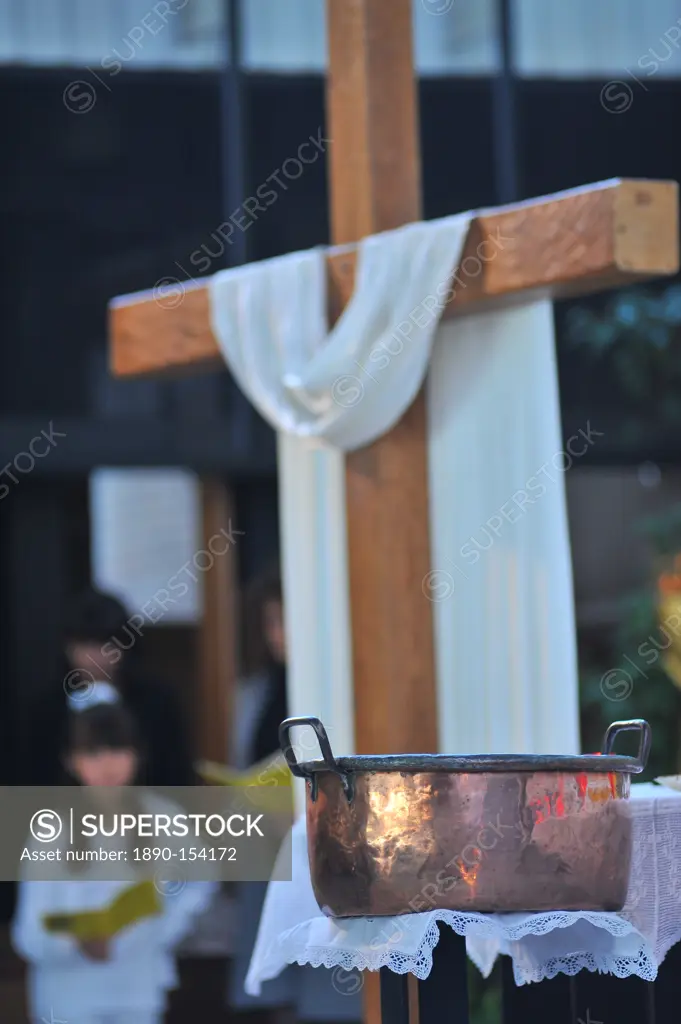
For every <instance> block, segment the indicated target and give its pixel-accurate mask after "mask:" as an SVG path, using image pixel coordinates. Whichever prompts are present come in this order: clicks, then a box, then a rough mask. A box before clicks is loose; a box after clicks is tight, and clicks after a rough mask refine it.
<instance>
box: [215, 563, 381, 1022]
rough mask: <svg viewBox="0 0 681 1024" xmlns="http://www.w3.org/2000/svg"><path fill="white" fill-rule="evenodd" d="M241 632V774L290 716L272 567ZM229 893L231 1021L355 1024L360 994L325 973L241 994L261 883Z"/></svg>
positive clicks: (237, 744) (291, 970) (299, 972)
mask: <svg viewBox="0 0 681 1024" xmlns="http://www.w3.org/2000/svg"><path fill="white" fill-rule="evenodd" d="M245 627H246V668H247V675H246V677H245V678H244V679H243V680H242V681H241V682H240V683H239V684H238V686H237V692H236V695H235V704H234V719H233V724H234V733H233V737H232V747H231V749H232V761H233V763H234V766H235V767H236V768H242V769H245V768H248V767H250V766H252V765H254V764H257V763H259V762H261V761H263V760H265V759H266V758H268V757H269V756H270V755H272V754H276V753H278V752H279V750H280V747H279V735H278V732H279V725H280V724H281V722H282V721H283V720H284V719H285V718H287V717H288V705H287V696H286V659H287V650H286V631H285V626H284V603H283V596H282V586H281V577H280V573H279V569H278V568H277V567H271V568H270V569H269V570H268V571H266V572H265V573H263V574H262V576H260V577H258V578H257V579H256V580H255V581H254V582H253V584H252V585H251V587H250V588H249V592H248V594H247V602H246V615H245ZM235 889H236V894H235V895H236V922H235V924H236V927H235V954H234V960H233V963H232V969H231V974H230V979H229V994H228V1003H229V1006H230V1009H231V1010H232V1012H233V1013H235V1012H236V1013H238V1016H235V1017H234V1018H233V1019H235V1020H238V1021H239V1022H241V1021H243V1024H276V1022H278V1021H279V1020H280V1019H281V1017H282V1014H283V1012H284V1011H286V1010H289V1011H292V1012H293V1014H294V1019H295V1020H297V1021H298V1022H300V1024H308V1022H309V1024H312V1022H319V1024H321V1022H336V1021H337V1022H339V1024H340V1022H341V1021H343V1022H353V1024H354V1022H357V1024H359V1022H360V1021H361V1020H362V1001H361V996H360V994H359V993H354V994H352V995H350V994H345V993H341V992H339V991H338V990H337V989H336V988H334V986H333V977H332V972H331V971H326V970H319V969H315V968H314V967H298V966H296V965H293V966H291V967H288V968H287V969H286V970H285V971H283V972H282V974H280V975H279V977H278V978H274V979H272V980H271V981H266V982H264V983H263V985H262V991H261V994H260V995H259V996H249V995H248V994H247V993H246V992H245V990H244V982H245V980H246V974H247V972H248V965H249V963H250V959H251V955H252V952H253V947H254V946H255V940H256V937H257V933H258V924H259V922H260V915H261V913H262V908H263V903H264V900H265V893H266V891H267V883H266V882H241V883H239V884H238V885H237V886H236V887H235ZM285 1019H286V1020H290V1019H291V1018H290V1017H286V1018H285Z"/></svg>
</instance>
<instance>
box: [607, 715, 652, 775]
mask: <svg viewBox="0 0 681 1024" xmlns="http://www.w3.org/2000/svg"><path fill="white" fill-rule="evenodd" d="M622 732H640V734H641V738H640V740H639V744H638V753H637V755H636V760H637V761H638V764H637V766H636V767H635V768H634V769H633V771H634V772H635V774H637V775H638V773H639V772H642V771H643V769H644V768H645V766H646V764H647V762H648V755H649V754H650V744H651V742H652V734H651V731H650V726H649V725H648V723H647V722H646V721H644V719H642V718H631V719H629V720H628V721H626V722H613V723H612V725H609V726H608V728H607V729H606V731H605V736H604V737H603V753H604V754H612V752H613V749H612V748H613V747H614V745H615V739H616V738H617V736H619V734H620V733H622Z"/></svg>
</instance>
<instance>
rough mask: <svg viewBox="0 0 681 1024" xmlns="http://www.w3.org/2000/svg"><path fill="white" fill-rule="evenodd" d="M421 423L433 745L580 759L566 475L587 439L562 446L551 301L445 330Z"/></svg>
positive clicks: (438, 340)
mask: <svg viewBox="0 0 681 1024" xmlns="http://www.w3.org/2000/svg"><path fill="white" fill-rule="evenodd" d="M428 416H429V435H428V461H429V476H430V481H429V494H430V524H431V557H432V560H433V567H432V570H431V574H430V576H429V577H428V579H427V581H426V586H425V588H424V592H425V593H426V596H427V597H429V598H430V600H432V601H433V612H434V617H435V635H436V644H435V650H436V661H437V680H438V710H439V727H440V749H441V750H445V751H452V752H456V753H457V754H473V753H480V754H483V753H518V754H551V753H553V754H575V753H578V752H579V749H580V745H579V743H580V741H579V721H578V698H577V654H576V645H575V619H574V604H573V592H572V564H571V560H570V546H569V538H568V523H567V510H566V502H565V472H566V471H567V470H568V469H569V468H570V466H571V465H572V463H573V462H574V461H575V459H576V458H579V456H580V455H583V454H584V453H585V451H586V450H587V448H588V436H587V434H586V432H585V433H584V436H583V437H578V438H576V440H575V443H574V444H570V443H569V442H568V447H570V448H571V449H572V453H570V452H569V451H564V446H563V441H562V433H561V424H560V413H559V396H558V379H557V370H556V356H555V341H554V331H553V309H552V305H551V302H550V301H549V300H548V299H544V300H541V301H538V302H533V303H529V304H526V305H522V306H518V307H516V308H513V309H510V310H504V311H502V312H493V313H483V314H478V315H476V316H471V317H465V318H463V319H461V320H455V321H448V322H443V323H442V324H441V325H440V329H439V330H438V333H437V337H436V341H435V346H434V349H433V355H432V359H431V365H430V372H429V375H428ZM585 426H586V424H585ZM571 440H572V439H571Z"/></svg>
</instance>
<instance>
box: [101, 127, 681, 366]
mask: <svg viewBox="0 0 681 1024" xmlns="http://www.w3.org/2000/svg"><path fill="white" fill-rule="evenodd" d="M331 150H332V153H333V154H334V159H335V152H336V151H337V147H336V148H335V149H334V146H333V144H332V146H331ZM355 164H357V161H355ZM359 166H361V163H360V164H359ZM355 206H356V209H353V211H352V218H353V222H354V221H355V220H356V217H357V209H358V208H359V207H358V205H357V204H355ZM369 212H371V213H372V216H373V215H374V214H375V215H376V217H378V216H379V213H380V215H381V216H383V215H384V213H385V211H383V210H379V209H377V208H374V207H371V208H369ZM335 216H336V217H338V215H337V214H336V215H335ZM410 219H411V220H413V219H415V217H413V216H412V217H411V218H410ZM377 223H380V221H377ZM678 223H679V216H678V185H677V184H676V182H671V181H636V180H627V179H625V180H621V181H620V180H616V181H608V182H603V183H600V184H597V185H592V186H585V187H584V188H581V189H576V190H574V191H571V192H567V193H559V194H558V195H554V196H545V197H543V198H541V199H536V200H532V201H531V202H527V203H519V204H517V205H513V206H509V207H506V208H504V209H499V210H491V211H489V212H486V213H485V214H484V215H482V216H480V217H477V218H476V219H475V220H474V221H473V223H472V225H471V227H470V230H469V233H468V238H467V241H466V245H465V248H464V254H463V256H462V258H461V261H460V263H459V267H458V268H457V270H456V272H455V277H454V295H453V297H452V299H451V300H450V302H449V304H448V306H447V308H446V309H445V311H444V316H446V317H450V316H456V315H462V314H465V313H467V312H474V311H475V312H477V311H478V310H479V309H481V308H484V307H490V306H493V305H498V304H501V303H509V302H513V301H514V300H516V299H519V298H527V297H528V295H531V294H533V293H542V294H546V295H551V296H553V297H554V298H564V297H566V296H571V295H581V294H588V293H589V292H593V291H599V290H602V289H605V288H615V287H621V286H623V285H625V284H630V283H632V282H634V281H639V280H645V279H646V278H655V277H660V276H664V275H667V274H675V273H676V272H677V270H678V267H679V237H678ZM390 226H391V227H395V226H396V225H395V224H394V223H391V224H390ZM347 230H348V231H349V230H350V229H349V228H348V229H347ZM353 230H354V229H353ZM376 230H379V229H376ZM355 266H356V252H355V250H354V249H350V250H349V251H344V252H342V253H333V252H331V253H329V256H328V258H327V274H328V283H329V301H328V305H329V315H330V317H331V321H332V322H333V321H334V320H335V319H336V318H337V317H338V316H339V314H340V313H341V311H342V309H343V307H344V305H345V304H346V302H347V301H348V299H349V298H350V296H351V295H352V289H353V285H354V277H355ZM425 298H426V296H424V299H425ZM110 336H111V369H112V372H113V373H114V374H116V375H118V376H135V375H139V374H147V373H153V374H159V373H167V372H175V373H183V372H184V373H188V372H191V371H198V370H202V369H205V368H206V367H210V366H214V367H215V368H216V369H217V368H219V367H221V366H222V365H223V362H222V356H221V355H220V351H219V348H218V344H217V341H216V340H215V337H214V336H213V332H212V330H211V325H210V313H209V307H208V290H207V288H206V286H205V285H201V284H200V283H199V284H194V285H191V286H185V288H184V291H182V290H181V289H179V288H177V286H176V287H175V289H174V290H168V292H167V293H165V292H164V291H163V290H162V289H160V290H159V292H158V294H157V295H154V294H152V293H148V294H144V295H141V296H136V295H133V296H127V297H125V298H121V299H116V300H114V302H113V303H112V305H111V310H110Z"/></svg>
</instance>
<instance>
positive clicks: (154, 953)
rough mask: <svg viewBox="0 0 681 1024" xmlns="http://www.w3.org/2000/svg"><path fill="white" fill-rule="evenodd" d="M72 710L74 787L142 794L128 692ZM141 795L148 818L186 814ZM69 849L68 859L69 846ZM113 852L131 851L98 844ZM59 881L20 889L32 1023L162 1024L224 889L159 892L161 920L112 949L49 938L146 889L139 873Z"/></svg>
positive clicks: (151, 920) (95, 692)
mask: <svg viewBox="0 0 681 1024" xmlns="http://www.w3.org/2000/svg"><path fill="white" fill-rule="evenodd" d="M69 705H70V711H71V714H70V715H69V736H68V739H67V743H66V750H65V758H64V760H65V767H66V768H67V770H68V772H69V774H70V775H71V776H72V778H73V779H74V780H75V781H76V782H78V783H80V784H81V785H83V786H97V787H102V786H129V785H133V784H134V783H135V781H136V780H137V777H138V772H139V768H140V763H141V760H142V759H141V752H140V749H139V746H138V743H137V738H136V729H135V724H134V722H133V720H132V718H131V716H130V715H129V712H128V711H127V709H126V708H125V707H124V706H123V704H122V702H121V699H120V695H119V694H118V692H117V691H116V690H115V689H114V688H113V687H112V686H110V685H109V684H108V683H105V682H98V683H95V684H94V686H93V687H92V688H91V692H90V693H88V694H86V695H85V696H84V695H83V694H82V693H78V694H75V695H73V696H72V697H70V698H69ZM103 793H104V791H103V790H98V791H97V794H96V795H97V796H99V797H100V798H101V796H102V795H103ZM140 794H143V796H140V800H141V806H140V809H141V810H144V811H145V812H151V813H154V812H157V813H158V812H161V811H162V812H166V813H167V812H170V813H172V812H173V811H177V810H178V809H179V808H177V807H176V806H175V805H170V804H169V802H168V801H167V800H162V799H161V798H160V797H157V796H152V795H151V794H148V793H147V792H146V791H145V790H140ZM65 831H66V830H65ZM61 839H62V841H63V844H64V847H63V849H64V851H65V849H66V845H65V843H66V836H62V837H61ZM107 842H108V843H109V844H112V843H116V842H117V844H118V846H120V845H121V839H120V838H118V839H115V838H113V839H109V840H107V839H101V840H100V839H98V840H97V845H98V846H102V845H104V844H105V843H107ZM57 845H58V844H51V846H50V848H51V849H54V848H56V846H57ZM164 845H165V842H164ZM112 848H113V847H112ZM63 855H64V853H63V852H62V856H63ZM58 871H59V877H58V878H57V877H55V880H54V881H29V880H23V881H22V882H21V883H20V886H19V896H18V901H17V909H16V913H15V918H14V921H13V924H12V941H13V945H14V948H15V949H16V951H17V953H18V954H19V955H20V956H21V957H23V958H24V959H25V960H26V961H27V962H28V965H29V970H28V1004H29V1013H30V1015H31V1018H32V1020H33V1021H34V1022H35V1024H40V1022H42V1021H48V1022H51V1024H57V1022H58V1021H66V1022H68V1024H160V1022H161V1021H162V1019H163V1015H164V1012H165V1009H166V1004H167V996H168V992H169V991H170V990H171V989H172V988H174V987H175V986H176V985H177V976H176V969H175V958H174V955H173V949H174V947H175V946H176V944H177V943H178V942H179V941H180V940H181V939H182V938H183V937H184V936H185V934H186V933H187V932H188V931H189V930H190V928H191V926H192V923H193V919H194V917H195V916H196V915H198V914H199V913H201V912H202V911H204V910H205V909H206V907H207V906H208V904H209V902H210V900H211V899H212V896H213V894H214V891H215V888H216V887H215V886H214V885H213V884H212V883H210V882H191V883H186V882H185V883H180V884H178V885H176V886H172V885H170V886H168V887H167V889H166V891H165V892H164V891H163V890H164V886H163V884H161V883H157V884H156V889H157V892H158V902H159V904H160V912H159V913H156V914H152V915H150V916H146V917H142V918H140V919H138V920H137V921H135V922H134V923H133V924H132V925H129V926H128V927H126V928H124V929H123V930H122V931H120V932H119V933H118V934H116V935H115V936H114V937H113V938H112V939H110V940H105V939H96V940H88V941H79V940H77V939H75V938H74V937H72V936H70V935H68V934H64V933H54V932H50V931H48V930H47V928H46V927H45V918H46V916H48V915H55V914H69V913H80V912H83V911H87V910H98V909H101V908H103V907H106V906H108V905H109V904H110V903H111V901H112V900H113V899H114V898H115V897H116V896H117V895H118V894H120V893H122V892H123V891H124V890H126V889H128V888H129V887H130V886H131V885H133V884H135V883H136V882H139V876H138V875H137V876H136V875H135V871H134V867H133V866H131V865H126V864H123V865H121V870H120V876H119V877H120V880H116V881H110V880H106V879H103V878H102V877H101V874H102V869H101V868H100V867H99V865H98V863H96V862H93V861H89V862H87V864H86V866H85V865H82V864H81V865H77V866H74V865H73V864H71V865H70V866H67V865H66V864H65V863H64V862H63V861H62V862H60V864H59V868H58ZM98 874H99V875H100V877H97V876H98ZM128 875H129V877H128Z"/></svg>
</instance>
